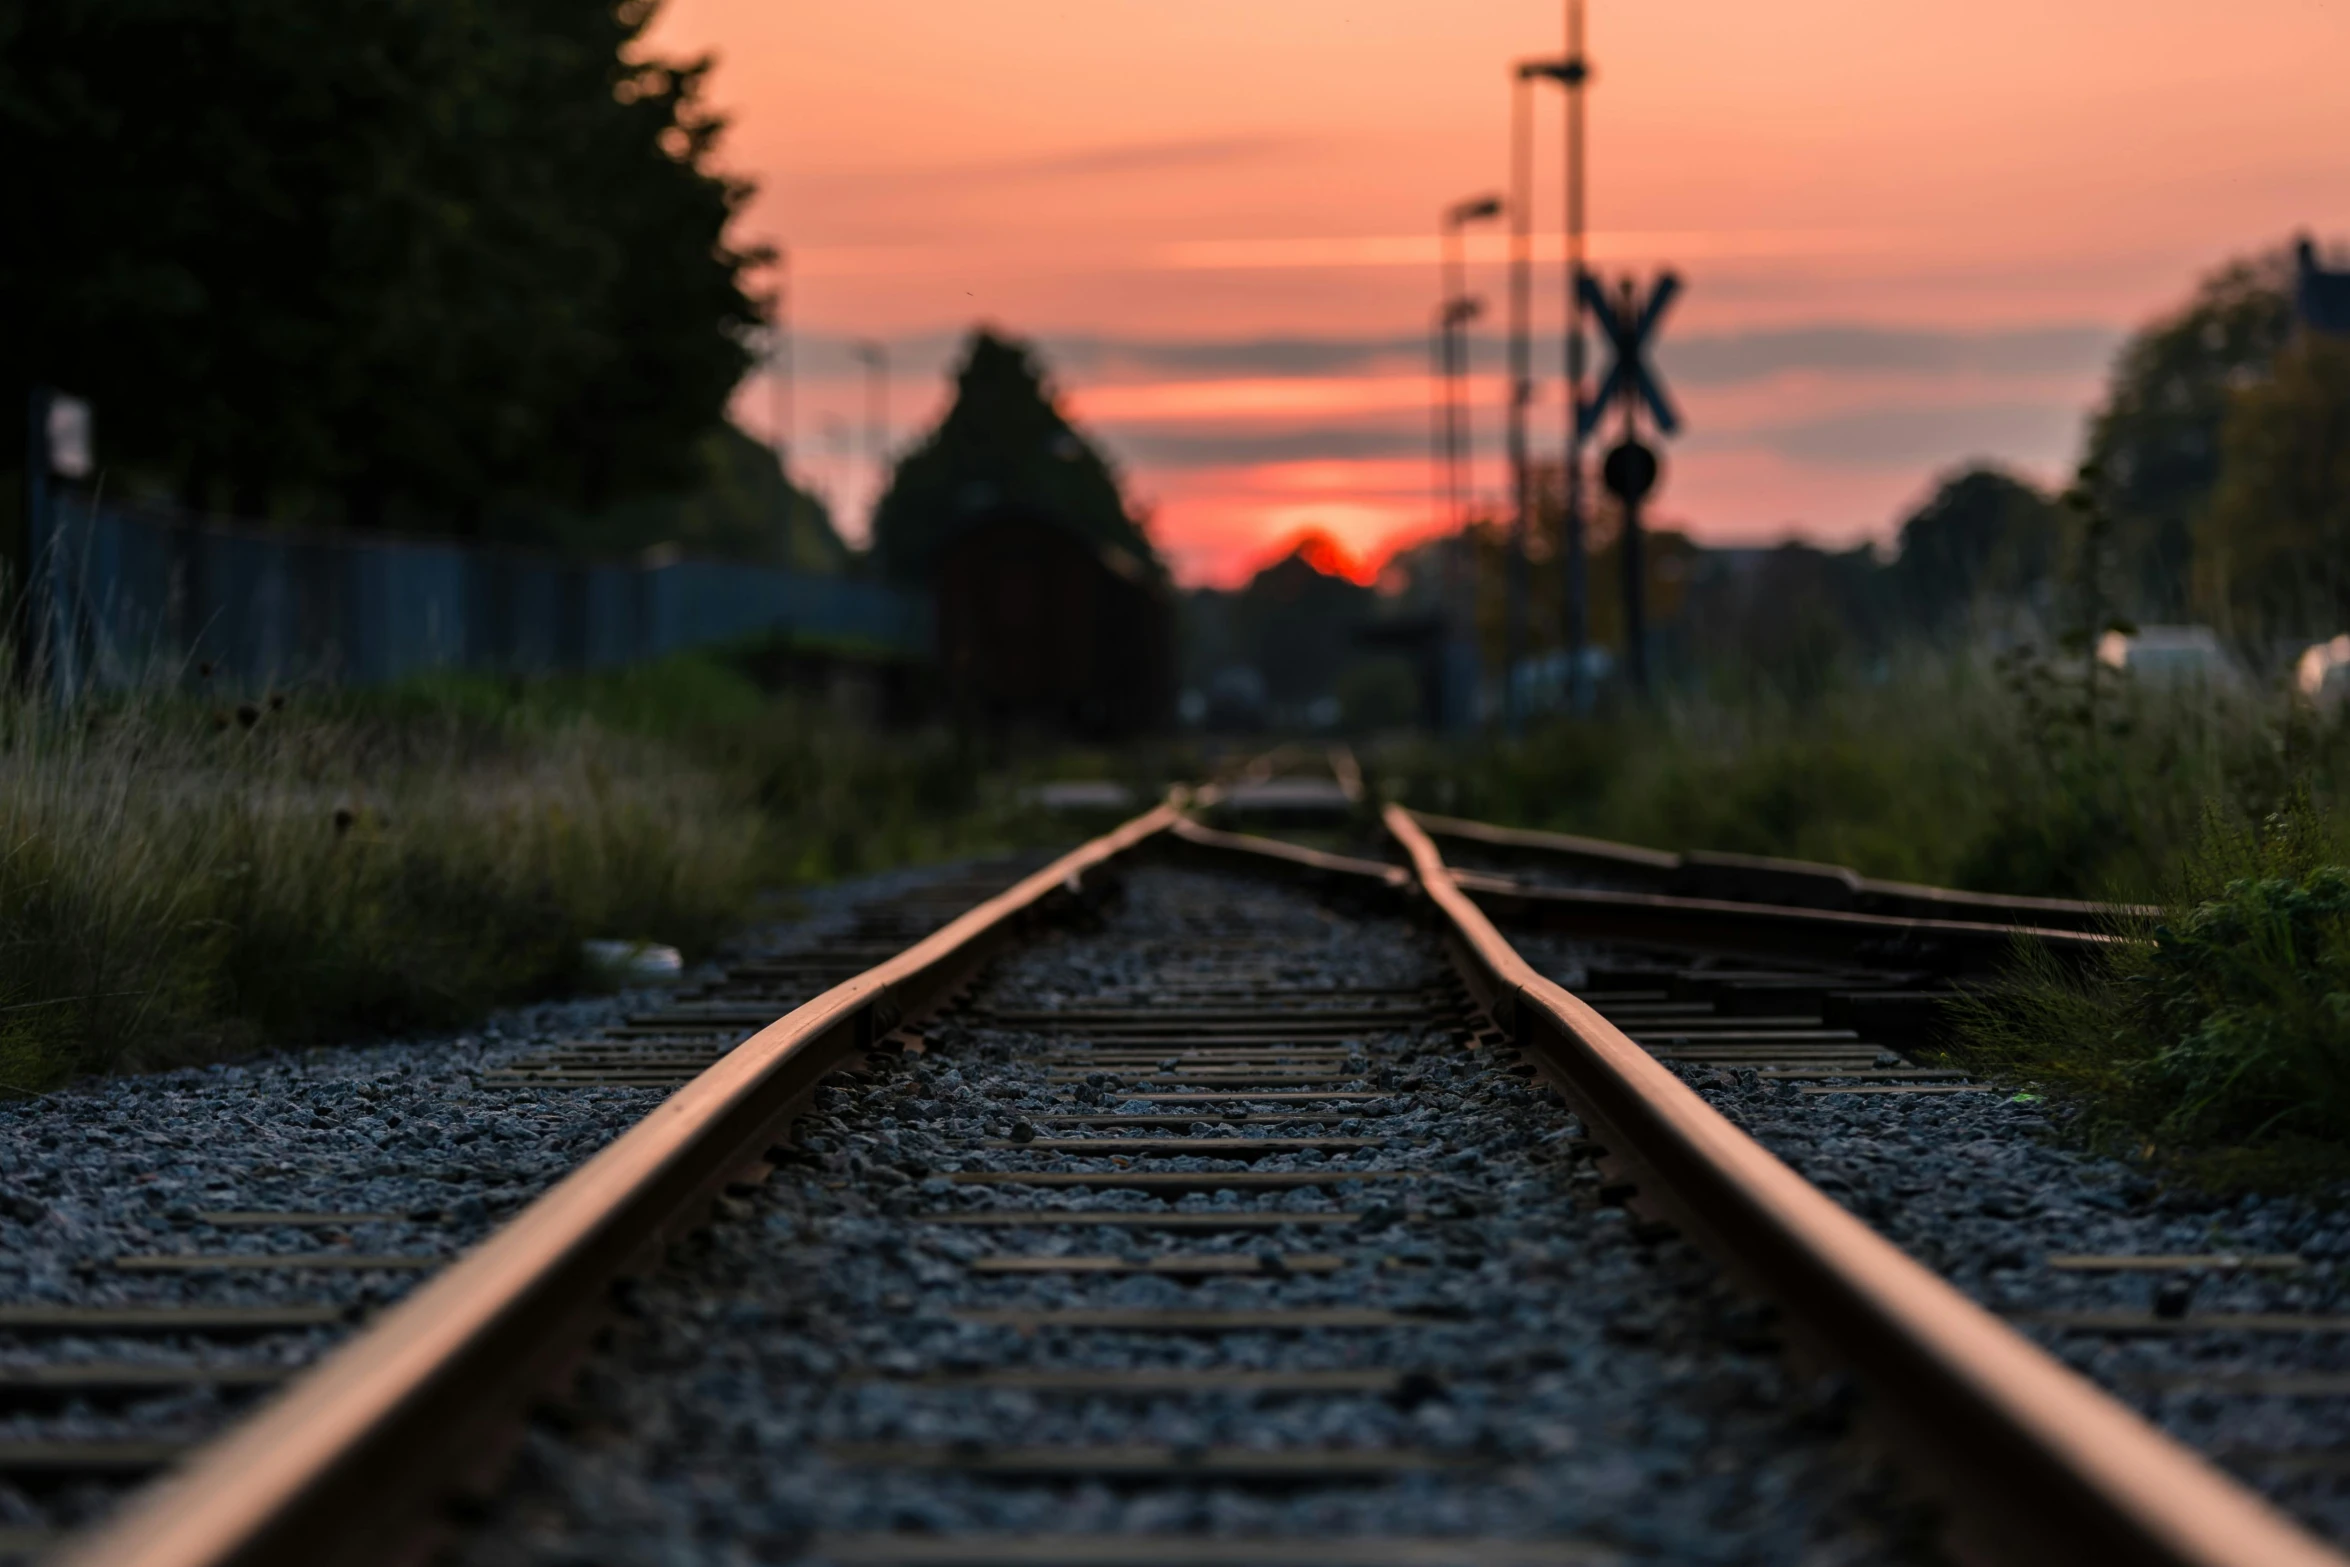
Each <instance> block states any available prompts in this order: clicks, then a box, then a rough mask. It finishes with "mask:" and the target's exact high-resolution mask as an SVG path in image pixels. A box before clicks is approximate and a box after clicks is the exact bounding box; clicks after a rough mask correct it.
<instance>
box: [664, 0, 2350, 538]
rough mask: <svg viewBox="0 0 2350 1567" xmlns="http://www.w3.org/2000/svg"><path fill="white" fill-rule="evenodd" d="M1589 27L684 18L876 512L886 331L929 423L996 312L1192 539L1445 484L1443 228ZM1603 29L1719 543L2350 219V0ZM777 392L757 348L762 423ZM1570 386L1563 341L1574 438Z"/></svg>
mask: <svg viewBox="0 0 2350 1567" xmlns="http://www.w3.org/2000/svg"><path fill="white" fill-rule="evenodd" d="M1559 42H1560V19H1559V9H1558V7H1557V5H1555V4H1552V3H1549V0H1541V3H1533V0H1491V3H1488V4H1485V5H1482V6H1463V5H1460V4H1457V3H1456V4H1438V3H1434V0H1274V3H1267V0H1084V3H1077V0H990V3H989V4H986V5H980V6H972V5H948V4H944V3H941V0H858V3H856V4H842V3H825V0H817V3H805V0H803V3H800V4H794V5H779V4H774V3H772V0H669V5H668V9H667V11H666V12H665V13H664V14H663V16H662V18H661V20H660V22H659V23H658V24H657V28H656V32H655V43H656V45H657V47H659V48H661V49H663V50H665V51H668V52H672V53H696V52H702V51H709V52H712V53H715V54H716V55H717V56H718V59H719V68H718V71H717V73H716V76H715V79H714V93H715V97H716V98H717V100H718V102H719V103H720V104H721V105H722V106H723V107H724V108H725V109H726V110H727V111H728V112H729V113H730V114H731V115H732V116H733V118H734V121H735V127H734V130H733V132H732V135H731V137H730V139H729V142H728V144H727V152H726V158H727V161H728V163H729V164H730V165H731V166H732V167H733V168H735V169H737V170H739V171H741V172H743V173H745V174H748V175H750V176H752V177H754V178H755V179H756V180H757V181H758V182H759V184H760V187H761V194H760V196H759V198H758V200H757V202H756V203H755V204H754V205H753V207H752V208H751V210H750V212H749V213H748V214H747V218H746V224H745V229H746V234H747V235H748V236H749V237H755V238H760V239H765V240H769V241H772V242H777V243H783V244H787V245H788V246H790V248H791V251H792V254H793V257H794V261H795V279H794V291H793V292H794V308H793V317H794V321H795V324H796V326H797V328H798V331H799V334H800V339H801V352H800V356H799V357H800V365H801V376H800V380H799V386H798V396H797V402H796V421H795V426H796V427H795V432H794V433H795V436H796V443H795V444H796V466H798V467H799V468H800V469H801V470H802V471H803V473H804V474H805V475H806V476H807V477H809V478H811V479H813V480H814V481H815V482H817V483H818V484H820V485H821V486H822V487H823V488H824V489H825V490H826V491H827V492H828V493H829V494H830V495H831V496H832V497H833V498H834V500H835V502H836V503H837V504H838V506H839V509H840V510H841V512H842V513H843V517H842V520H843V523H844V526H845V528H846V530H847V531H849V532H850V533H851V534H852V535H855V534H857V533H859V532H860V531H861V523H862V513H863V510H864V507H865V505H866V503H867V500H868V498H869V496H870V493H871V485H872V474H873V472H874V467H873V464H872V463H871V461H870V460H869V459H868V458H867V457H866V456H865V455H864V454H863V453H862V451H861V450H860V432H861V428H862V419H863V404H862V398H861V393H860V390H859V387H858V384H857V381H856V379H855V374H854V367H853V363H852V361H851V360H850V359H849V357H848V353H847V345H848V344H849V342H850V341H852V340H854V339H857V338H876V339H880V340H882V341H883V342H884V343H886V344H887V345H888V347H889V350H890V355H891V360H892V364H893V368H894V378H893V387H892V397H891V410H890V417H891V426H892V439H893V440H896V441H903V440H905V439H906V438H908V437H909V436H910V435H911V434H912V433H914V432H915V431H916V430H917V429H918V428H919V425H920V423H921V422H925V421H927V420H928V419H930V418H932V417H934V416H935V414H936V412H937V409H938V404H939V394H940V389H941V385H942V377H943V374H944V372H945V370H946V368H947V367H948V365H949V363H950V361H951V358H952V354H953V347H954V342H955V339H956V337H957V336H958V335H959V333H960V332H961V331H962V330H963V329H964V328H966V327H967V326H968V325H969V324H970V323H971V322H972V321H974V320H976V319H981V318H985V319H989V320H993V321H995V322H998V323H1000V324H1002V325H1003V326H1005V327H1007V328H1009V329H1011V330H1014V331H1016V332H1020V333H1023V334H1026V335H1030V336H1033V337H1035V338H1037V339H1038V340H1039V341H1040V342H1041V343H1042V344H1043V345H1044V347H1045V349H1046V352H1047V354H1048V356H1049V357H1051V359H1052V360H1053V362H1054V364H1055V366H1056V368H1057V370H1058V378H1059V381H1060V384H1061V385H1062V387H1063V388H1064V390H1065V392H1066V393H1067V403H1068V406H1069V408H1070V409H1071V411H1072V412H1073V413H1075V414H1076V415H1077V416H1079V417H1080V418H1082V419H1084V420H1085V421H1086V422H1087V424H1088V427H1089V428H1090V429H1092V430H1093V431H1094V432H1095V433H1096V434H1097V435H1099V436H1100V437H1101V438H1102V440H1103V441H1104V443H1105V444H1106V445H1107V447H1108V448H1109V449H1110V451H1111V452H1112V454H1113V455H1114V456H1115V457H1116V458H1117V459H1118V461H1119V462H1120V464H1121V466H1122V468H1123V469H1124V471H1125V473H1126V475H1127V479H1128V483H1129V486H1130V488H1131V490H1132V492H1133V493H1134V494H1135V495H1136V496H1137V498H1138V499H1140V500H1142V501H1144V502H1147V503H1148V504H1149V505H1150V506H1151V507H1152V508H1153V512H1154V516H1155V519H1156V520H1155V523H1154V529H1155V532H1156V534H1157V537H1158V538H1159V540H1160V543H1161V544H1162V546H1163V547H1164V548H1165V549H1166V550H1167V551H1168V553H1169V554H1170V556H1171V557H1172V558H1173V559H1174V560H1175V562H1176V563H1177V566H1178V569H1179V571H1181V572H1182V573H1183V574H1184V575H1185V576H1186V577H1187V578H1190V579H1192V580H1230V579H1231V578H1232V577H1233V576H1234V575H1235V574H1236V573H1240V572H1243V571H1245V569H1246V568H1247V566H1248V565H1249V564H1250V563H1252V562H1253V561H1255V560H1256V559H1258V558H1259V557H1260V556H1261V554H1262V552H1263V550H1264V549H1265V548H1266V547H1267V546H1268V545H1269V544H1270V543H1272V542H1274V541H1275V540H1277V539H1279V538H1282V537H1286V536H1287V535H1289V534H1291V533H1294V532H1295V531H1296V530H1298V529H1299V528H1301V527H1308V526H1318V527H1321V528H1323V529H1325V530H1326V531H1328V532H1329V533H1331V534H1332V535H1333V536H1335V537H1337V538H1338V539H1340V540H1341V541H1342V542H1344V543H1345V544H1346V545H1348V546H1349V547H1350V548H1353V549H1355V550H1358V551H1360V552H1364V553H1376V552H1377V550H1378V549H1379V547H1380V546H1381V545H1382V543H1384V542H1386V541H1389V540H1392V539H1394V538H1396V537H1400V536H1405V535H1408V534H1410V533H1412V532H1415V531H1422V530H1425V529H1426V528H1427V527H1428V526H1429V525H1430V521H1431V513H1430V509H1429V501H1428V464H1427V457H1426V444H1427V436H1426V431H1427V413H1426V408H1427V387H1426V384H1425V381H1424V380H1423V379H1422V367H1423V365H1424V363H1425V349H1424V347H1423V346H1422V345H1423V344H1424V340H1425V323H1426V321H1427V319H1428V313H1429V311H1430V309H1431V306H1432V303H1433V298H1434V293H1435V276H1434V254H1435V252H1434V241H1433V239H1432V237H1431V235H1430V231H1431V229H1432V228H1433V225H1434V221H1435V214H1436V211H1437V210H1438V208H1439V207H1441V206H1442V205H1444V204H1446V203H1448V202H1450V201H1453V200H1455V199H1458V198H1460V197H1463V196H1467V195H1473V194H1478V193H1481V192H1483V191H1486V190H1489V189H1493V188H1496V187H1498V186H1499V185H1500V183H1501V182H1502V180H1503V177H1504V175H1505V173H1506V169H1505V162H1504V160H1505V156H1506V150H1507V149H1506V135H1507V110H1508V100H1507V91H1506V85H1505V83H1506V70H1507V67H1508V64H1509V62H1510V61H1511V60H1513V59H1515V58H1519V57H1522V56H1527V55H1537V54H1547V53H1555V52H1556V50H1557V49H1558V46H1559ZM1589 42H1590V53H1591V57H1592V59H1593V62H1594V64H1595V66H1596V69H1597V73H1598V79H1597V82H1596V85H1595V86H1594V87H1593V89H1592V96H1591V127H1592V143H1591V147H1592V152H1591V157H1592V181H1591V221H1592V226H1593V229H1594V231H1595V254H1596V255H1597V256H1598V258H1599V260H1600V262H1601V264H1602V265H1603V266H1608V267H1622V266H1635V267H1638V268H1640V269H1641V270H1643V271H1645V270H1647V269H1648V268H1649V267H1650V266H1652V265H1654V264H1656V263H1659V262H1670V263H1672V264H1674V265H1676V266H1677V267H1679V269H1680V270H1681V271H1682V272H1683V274H1684V276H1685V280H1686V283H1687V291H1686V292H1685V294H1684V295H1683V298H1682V300H1681V302H1680V304H1679V305H1677V306H1676V307H1675V312H1674V314H1673V316H1672V317H1671V318H1670V319H1669V321H1668V323H1667V342H1666V347H1665V349H1664V352H1663V355H1662V358H1663V361H1664V365H1665V370H1666V373H1667V375H1668V377H1669V378H1670V379H1671V380H1672V381H1673V383H1674V387H1675V391H1676V394H1677V396H1678V398H1679V401H1680V403H1681V405H1682V409H1683V412H1684V414H1685V415H1686V417H1687V420H1688V426H1689V428H1688V433H1687V435H1686V437H1685V438H1684V439H1683V440H1682V441H1680V442H1678V443H1676V445H1675V446H1674V447H1673V448H1672V449H1671V450H1670V451H1669V453H1668V463H1669V467H1668V473H1667V479H1666V484H1665V488H1664V490H1663V492H1662V494H1661V496H1660V499H1659V502H1658V505H1659V510H1660V514H1661V515H1663V516H1664V517H1666V518H1668V519H1679V520H1681V521H1682V522H1684V523H1685V524H1686V525H1687V526H1688V527H1690V528H1691V529H1692V530H1693V531H1695V532H1696V533H1697V534H1698V535H1699V536H1701V537H1703V538H1706V539H1708V540H1712V541H1716V542H1734V541H1753V540H1762V539H1771V538H1778V537H1783V536H1785V535H1787V534H1789V533H1791V532H1793V533H1802V534H1805V535H1808V536H1811V537H1814V538H1818V539H1821V540H1825V541H1836V542H1842V541H1849V540H1855V539H1861V538H1869V537H1883V536H1884V535H1885V534H1887V533H1888V532H1889V531H1890V529H1891V528H1892V527H1893V526H1894V525H1895V523H1896V522H1897V521H1898V517H1899V515H1900V512H1901V510H1902V508H1903V507H1904V505H1905V504H1907V503H1909V502H1912V501H1914V500H1915V499H1917V498H1918V497H1919V496H1920V495H1921V494H1922V493H1923V491H1924V490H1925V489H1926V487H1927V486H1928V485H1929V484H1930V482H1931V480H1932V477H1933V475H1934V474H1935V473H1936V472H1937V471H1938V470H1940V469H1942V468H1944V467H1947V466H1949V465H1950V464H1952V463H1955V462H1959V461H1962V460H1965V459H1967V458H1970V457H1976V456H1988V457H1995V458H1999V459H2002V460H2006V461H2008V462H2011V463H2013V464H2016V465H2019V466H2021V467H2023V468H2025V469H2027V470H2029V471H2033V472H2037V473H2040V474H2042V475H2044V476H2046V475H2053V474H2054V473H2055V472H2056V471H2057V470H2058V469H2060V468H2061V467H2062V466H2063V465H2064V464H2065V463H2067V462H2068V461H2069V459H2070V458H2071V457H2072V455H2073V454H2074V450H2075V447H2076V445H2077V442H2078V437H2079V430H2080V424H2081V418H2082V414H2083V412H2084V410H2085V408H2086V406H2087V404H2088V403H2089V402H2090V400H2091V399H2092V398H2093V397H2094V396H2095V394H2096V391H2097V387H2098V385H2099V382H2100V380H2101V377H2102V372H2103V367H2104V365H2105V363H2106V361H2107V360H2108V358H2109V357H2110V354H2111V352H2112V348H2113V345H2114V344H2115V342H2116V341H2117V340H2118V336H2119V334H2120V333H2121V332H2122V331H2124V330H2126V329H2127V328H2128V327H2129V326H2130V325H2132V324H2134V323H2135V322H2137V321H2139V320H2141V319H2143V318H2144V317H2145V316H2146V315H2147V314H2149V313H2150V312H2152V311H2155V310H2158V309H2160V308H2161V307H2162V306H2164V305H2165V304H2167V303H2168V302H2170V301H2172V300H2174V299H2176V298H2177V297H2179V296H2180V295H2182V294H2183V293H2184V291H2185V290H2186V288H2187V287H2188V286H2189V285H2190V283H2191V281H2192V279H2193V277H2194V275H2195V274H2196V273H2197V272H2199V271H2200V270H2202V269H2204V268H2206V267H2208V266H2209V265H2211V264H2213V263H2214V262H2216V261H2218V260H2220V259H2223V258H2225V257H2226V256H2228V255H2230V254H2233V253H2236V252H2239V251H2243V250H2247V249H2250V248H2254V247H2257V246H2261V245H2266V244H2270V243H2274V242H2276V241H2278V240H2281V239H2282V238H2284V237H2286V236H2287V235H2289V234H2290V233H2292V232H2294V231H2296V230H2300V229H2308V230H2312V231H2314V232H2316V233H2317V234H2319V235H2320V236H2322V237H2327V238H2340V237H2341V236H2343V235H2345V234H2350V157H2346V156H2345V149H2350V91H2345V90H2344V88H2343V86H2342V77H2343V70H2344V66H2345V65H2346V64H2350V0H2235V3H2234V4H2232V5H2229V6H2226V7H2217V6H2212V5H2210V4H2208V3H2206V4H2199V5H2188V4H2186V3H2183V0H2136V3H2128V4H2125V3H2120V0H2060V3H2057V4H2050V3H2048V0H2039V3H2025V0H1973V3H1970V4H1967V5H1963V6H1962V5H1957V4H1942V5H1922V4H1898V5H1887V4H1884V3H1882V0H1866V3H1864V0H1778V3H1775V4H1773V5H1770V6H1757V5H1753V4H1751V3H1747V0H1661V3H1660V0H1647V3H1644V4H1640V5H1632V4H1628V3H1624V0H1594V3H1593V4H1592V8H1591V12H1590V21H1589ZM1546 92H1549V93H1550V94H1551V96H1553V97H1555V96H1556V94H1555V90H1552V89H1546ZM1542 110H1543V117H1542V119H1541V122H1540V135H1541V163H1540V166H1539V169H1538V174H1537V179H1538V192H1539V205H1538V209H1537V224H1538V227H1540V228H1543V229H1545V230H1548V229H1552V228H1555V226H1556V224H1557V222H1558V201H1557V178H1558V177H1557V149H1556V140H1557V128H1556V127H1557V106H1556V104H1555V103H1551V102H1545V103H1544V104H1543V106H1542ZM1497 254H1498V252H1497V251H1495V250H1494V249H1493V247H1492V245H1491V243H1490V242H1488V243H1486V244H1484V245H1482V246H1480V248H1479V249H1478V250H1477V251H1475V252H1474V253H1473V257H1474V261H1475V266H1474V278H1473V282H1474V285H1475V286H1476V287H1478V288H1479V289H1481V290H1483V291H1485V292H1486V293H1488V294H1489V295H1497V294H1498V289H1499V286H1500V277H1499V272H1498V268H1497V267H1496V266H1494V265H1493V259H1494V257H1495V256H1496V255H1497ZM1541 284H1542V286H1540V287H1538V292H1537V298H1538V305H1539V314H1538V324H1539V325H1540V326H1541V327H1543V328H1544V329H1552V328H1553V323H1554V322H1555V319H1556V298H1555V296H1556V292H1557V290H1556V280H1555V272H1553V273H1551V274H1546V275H1545V276H1544V277H1543V278H1542V280H1541ZM1550 362H1551V363H1553V364H1554V365H1555V350H1554V351H1553V356H1552V358H1551V360H1550ZM1478 367H1479V371H1480V380H1479V382H1478V386H1477V396H1478V399H1479V407H1478V410H1477V416H1476V417H1477V424H1476V433H1477V436H1478V444H1479V459H1480V465H1481V466H1480V472H1479V475H1478V481H1479V488H1480V490H1481V491H1483V492H1485V493H1488V494H1491V493H1494V492H1497V491H1498V489H1499V488H1500V486H1501V483H1502V474H1501V471H1500V466H1499V454H1498V444H1497V441H1496V437H1497V436H1498V424H1497V419H1498V412H1497V411H1498V406H1499V405H1498V401H1497V398H1498V394H1499V391H1500V387H1499V382H1498V371H1499V361H1498V352H1497V350H1496V349H1495V348H1494V347H1493V345H1491V344H1485V345H1480V357H1479V360H1478ZM770 408H771V399H770V398H769V396H768V394H767V391H766V389H765V388H761V387H751V388H746V392H745V396H744V397H743V399H742V401H741V405H740V416H741V418H742V419H743V422H744V423H745V424H746V425H749V426H750V427H752V428H754V429H755V430H759V431H762V432H764V431H765V430H766V429H767V428H768V421H769V418H770V413H769V410H770ZM1557 414H1558V403H1557V392H1556V387H1555V384H1554V385H1552V386H1550V387H1547V388H1546V389H1545V392H1544V396H1543V401H1542V402H1541V403H1540V404H1538V405H1537V408H1536V411H1535V429H1536V433H1537V437H1538V440H1539V441H1540V442H1541V443H1542V446H1543V447H1544V448H1555V445H1556V441H1557V436H1556V433H1555V432H1556V426H1557V423H1558V419H1557Z"/></svg>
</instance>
